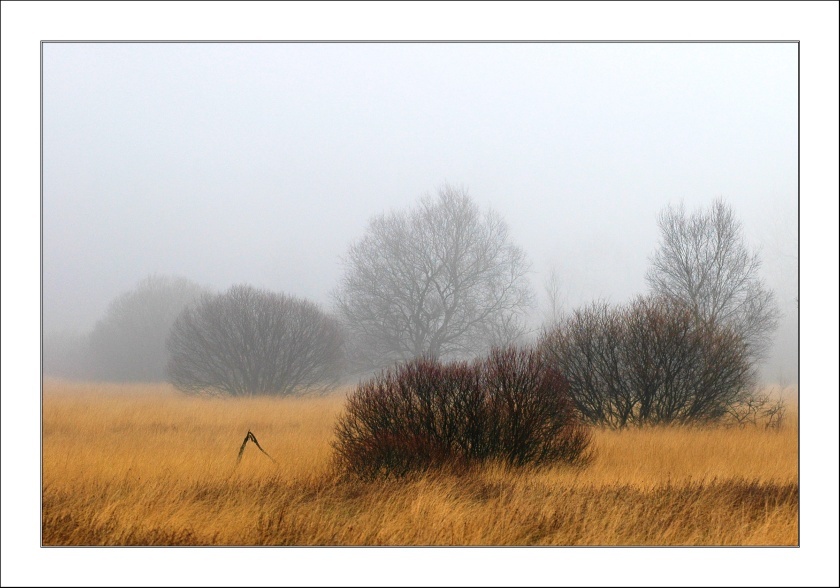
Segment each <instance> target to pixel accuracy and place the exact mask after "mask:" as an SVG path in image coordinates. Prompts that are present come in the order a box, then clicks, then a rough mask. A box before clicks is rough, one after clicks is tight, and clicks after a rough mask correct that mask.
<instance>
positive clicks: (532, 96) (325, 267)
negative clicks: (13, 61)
mask: <svg viewBox="0 0 840 588" xmlns="http://www.w3.org/2000/svg"><path fill="white" fill-rule="evenodd" d="M797 114H798V111H797V45H796V44H794V43H787V44H783V43H749V44H747V43H740V44H739V43H726V44H723V43H721V44H717V43H705V44H704V43H685V44H629V43H603V44H582V43H515V44H501V43H496V44H493V43H480V44H453V43H445V44H420V43H404V44H398V43H361V44H348V43H334V44H329V43H248V44H234V43H212V44H211V43H180V44H173V43H167V44H156V43H145V44H143V43H119V44H116V43H89V44H79V43H46V44H44V45H43V233H42V236H43V249H42V252H43V329H44V331H45V332H51V331H55V330H67V329H70V330H78V331H87V330H89V329H90V328H92V327H93V325H94V323H95V322H96V320H97V319H99V318H101V317H102V315H103V313H104V312H105V310H106V308H107V305H108V303H109V302H110V301H111V300H112V299H113V298H114V297H115V296H117V295H119V294H120V293H122V292H124V291H127V290H130V289H131V288H133V287H134V286H135V285H136V284H137V282H138V281H140V280H141V279H142V278H144V277H145V276H147V275H149V274H151V273H158V274H165V275H179V276H184V277H187V278H189V279H191V280H194V281H196V282H198V283H199V284H202V285H206V286H210V287H212V288H214V289H217V290H224V289H226V288H228V287H229V286H231V285H233V284H236V283H249V284H252V285H254V286H257V287H263V288H270V289H272V290H277V291H283V292H287V293H290V294H294V295H298V296H303V297H306V298H310V299H312V300H314V301H316V302H319V303H321V304H322V305H325V306H326V305H328V303H329V292H330V291H331V290H332V289H333V288H334V287H335V286H336V285H337V283H338V280H339V277H340V273H341V266H340V263H339V258H340V256H342V255H344V254H345V253H346V251H347V247H348V246H349V245H350V243H351V242H352V241H354V240H356V239H359V238H360V237H361V236H362V235H363V234H364V231H365V227H366V225H367V222H368V220H369V219H370V218H371V216H373V215H375V214H379V213H382V212H385V211H388V210H392V209H394V210H398V209H399V210H401V209H405V208H407V207H409V206H412V205H414V204H415V203H416V202H417V200H418V198H419V197H420V196H421V195H423V194H425V193H427V192H432V193H433V192H434V191H435V189H436V188H437V187H438V186H439V185H441V184H442V183H444V182H449V183H452V184H456V185H462V186H464V187H466V188H468V190H469V192H470V194H471V195H472V196H473V198H474V199H475V200H476V201H477V202H478V203H479V205H480V206H482V207H490V208H492V209H494V210H495V211H497V212H498V213H499V214H500V215H501V216H502V217H503V218H504V219H505V220H506V221H507V222H508V224H509V226H510V235H511V240H512V241H513V242H515V243H516V244H518V245H520V246H521V247H522V248H523V249H525V251H526V252H527V254H528V256H529V258H530V260H531V263H532V268H533V271H532V274H531V283H532V286H533V287H534V289H535V291H536V292H537V294H538V295H539V296H540V300H541V301H542V302H543V303H544V288H543V283H544V281H545V279H546V277H547V274H548V272H549V270H550V269H551V268H555V269H556V271H557V273H558V276H559V278H560V280H561V289H562V291H563V294H564V297H565V299H564V302H565V303H566V306H567V308H574V307H575V306H578V305H580V304H585V303H587V302H589V301H591V300H593V299H596V298H602V299H607V300H610V301H612V302H616V303H619V302H624V301H626V300H628V299H629V298H631V297H632V296H635V295H636V294H640V293H643V292H645V291H646V290H647V287H646V284H645V281H644V275H645V271H646V270H647V267H648V259H649V257H650V255H651V254H652V253H653V251H654V248H655V247H656V243H657V238H658V229H657V226H656V215H657V213H658V212H659V211H660V210H661V209H662V208H663V207H664V206H666V205H667V204H669V203H678V202H680V201H683V202H684V203H685V204H686V208H687V209H688V210H689V211H692V210H694V209H695V208H697V207H698V206H708V204H709V203H711V201H712V200H713V199H714V198H716V197H723V198H725V199H726V200H727V201H728V202H729V203H730V204H731V205H732V206H733V208H734V210H735V213H736V215H737V216H738V217H739V218H740V219H741V220H742V221H743V223H744V227H745V230H746V234H747V236H748V238H749V242H750V244H751V245H753V246H755V247H761V248H762V251H763V254H762V257H763V259H764V264H765V265H764V268H763V272H764V277H765V279H766V281H767V284H768V285H769V286H770V287H771V288H773V289H774V290H775V291H776V295H777V300H778V302H779V306H780V308H781V310H782V311H783V312H784V313H785V314H786V317H785V318H784V319H783V322H782V324H781V326H780V329H779V341H780V342H779V344H778V345H777V346H776V349H775V351H774V355H773V356H772V357H771V362H772V363H773V367H772V370H773V371H779V372H780V374H781V373H782V372H784V375H785V377H787V378H795V377H796V366H797V358H796V352H797V349H798V348H797V344H796V335H797V330H796V329H797V325H798V323H797V321H796V312H797V307H796V305H795V303H794V298H795V297H796V296H797V271H798V258H797V251H798V249H797V237H798V234H797V218H798V217H797V213H798V208H797V182H798V178H797ZM544 311H545V309H544V308H536V309H535V311H534V317H535V318H534V320H535V321H536V322H538V319H539V316H540V315H541V313H543V312H544Z"/></svg>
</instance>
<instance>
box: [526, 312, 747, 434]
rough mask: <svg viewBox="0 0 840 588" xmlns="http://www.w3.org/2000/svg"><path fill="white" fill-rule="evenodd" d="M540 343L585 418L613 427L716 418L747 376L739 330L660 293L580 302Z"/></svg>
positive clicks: (740, 396) (735, 399)
mask: <svg viewBox="0 0 840 588" xmlns="http://www.w3.org/2000/svg"><path fill="white" fill-rule="evenodd" d="M540 348H541V350H542V352H543V355H544V356H545V357H546V358H547V360H548V361H550V362H551V364H552V365H554V366H555V367H556V368H557V369H559V370H562V372H563V374H565V376H566V377H567V378H568V381H569V391H570V393H571V397H572V399H573V400H574V402H575V405H576V407H577V409H578V410H579V411H580V414H581V415H582V416H583V418H584V420H585V421H586V422H587V423H590V424H596V425H605V426H608V427H611V428H617V429H620V428H624V427H627V426H630V425H648V424H650V425H667V424H689V423H708V422H714V421H718V420H721V419H723V418H724V417H725V416H726V415H727V413H728V412H729V411H731V410H732V409H733V407H735V406H737V405H738V404H739V403H741V402H743V400H744V399H745V397H746V396H747V395H748V394H749V393H750V390H751V388H752V386H753V383H754V374H755V372H754V369H753V365H752V362H751V359H750V353H749V348H748V346H747V343H746V342H745V340H744V338H743V337H741V336H740V335H739V334H738V333H737V332H736V331H735V330H734V329H732V328H730V327H727V326H723V325H720V324H710V323H705V322H703V321H700V320H698V319H697V318H696V317H695V316H694V314H693V313H692V312H691V311H690V309H689V308H687V307H686V306H684V305H682V304H680V303H677V302H674V301H672V300H668V299H666V298H662V297H640V298H637V299H636V300H634V301H633V302H631V303H630V304H628V305H626V306H618V307H611V306H608V305H607V304H604V303H595V304H591V305H589V306H587V307H585V308H583V309H579V310H577V311H575V312H574V313H573V314H572V315H571V316H568V317H566V318H565V319H564V320H562V321H561V322H560V323H559V324H558V325H556V326H555V327H554V328H553V329H551V330H550V331H548V332H546V333H544V334H543V336H542V338H541V340H540Z"/></svg>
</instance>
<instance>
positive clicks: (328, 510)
mask: <svg viewBox="0 0 840 588" xmlns="http://www.w3.org/2000/svg"><path fill="white" fill-rule="evenodd" d="M347 391H348V390H346V389H345V390H340V391H338V392H336V393H333V394H330V395H326V396H308V397H302V398H288V399H272V398H256V399H219V398H200V397H188V396H184V395H182V394H180V393H178V392H177V391H175V390H174V389H173V388H171V387H169V386H168V385H119V384H99V383H78V382H72V383H71V382H64V381H59V380H50V379H47V380H45V381H44V387H43V446H42V480H43V486H42V490H43V496H42V543H43V545H45V546H55V545H411V546H418V545H419V546H426V545H558V546H560V545H599V546H604V545H762V546H767V545H797V544H798V542H799V485H798V429H797V415H796V402H795V399H789V400H788V411H787V416H786V418H785V421H784V423H783V425H782V427H781V428H780V429H778V430H776V429H765V428H764V427H762V426H748V427H744V428H724V427H720V428H646V429H633V430H625V431H610V430H600V429H596V430H595V431H594V434H593V442H592V448H593V450H594V458H593V460H592V461H591V463H590V464H589V465H588V466H586V467H583V468H577V467H569V466H565V467H564V466H556V467H550V468H541V469H537V468H524V469H517V468H509V467H505V466H503V465H501V464H488V465H484V466H480V467H476V468H473V469H471V470H468V471H458V472H455V471H449V472H447V471H433V472H426V473H423V474H416V475H413V476H409V477H407V478H403V479H388V480H380V481H375V482H364V481H360V480H356V479H353V478H349V477H347V476H344V475H342V474H341V472H337V471H336V470H335V468H334V467H333V461H332V459H333V450H332V447H331V441H332V439H333V429H334V426H335V422H336V419H337V417H338V415H339V414H340V413H341V411H342V408H343V404H344V398H345V396H344V395H345V394H346V392H347ZM248 431H251V432H252V433H253V434H254V435H255V437H256V438H257V440H258V441H259V443H260V445H261V446H262V448H263V449H264V450H265V451H266V452H267V453H268V454H269V455H270V456H271V458H273V460H276V461H273V460H272V459H270V458H269V457H267V456H266V455H264V454H263V453H262V452H260V450H259V449H258V448H257V447H256V445H254V444H253V443H248V444H247V445H246V446H245V449H244V452H243V453H242V457H241V460H240V461H239V462H237V456H238V454H239V450H240V446H241V445H242V442H243V439H244V438H245V435H246V433H247V432H248Z"/></svg>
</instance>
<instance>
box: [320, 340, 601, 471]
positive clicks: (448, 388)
mask: <svg viewBox="0 0 840 588" xmlns="http://www.w3.org/2000/svg"><path fill="white" fill-rule="evenodd" d="M589 442H590V434H589V431H588V430H587V429H586V428H584V427H583V426H581V425H580V423H579V421H578V417H577V414H576V411H575V409H574V405H573V403H572V401H571V399H570V397H569V394H568V384H567V382H566V381H565V379H564V378H563V376H562V375H561V374H560V372H559V371H557V370H556V369H554V368H552V367H551V366H550V365H548V364H547V363H546V362H545V361H544V360H543V358H542V357H541V356H540V354H539V353H537V352H536V351H534V350H530V349H529V350H524V349H516V348H513V347H509V348H506V349H494V350H493V351H491V353H490V355H489V356H488V357H486V358H484V359H480V360H476V361H474V362H473V363H467V362H451V363H442V362H439V361H434V360H432V359H429V358H419V359H415V360H413V361H410V362H407V363H404V364H401V365H399V366H397V367H396V368H393V369H390V370H385V371H382V372H379V373H378V374H377V375H376V376H375V377H373V378H372V379H370V380H368V381H366V382H363V383H361V384H360V385H359V386H358V388H357V389H356V390H355V391H354V392H353V393H351V394H350V396H349V397H348V399H347V403H346V406H345V411H344V413H343V414H342V415H341V417H340V418H339V421H338V423H337V425H336V439H335V442H334V445H333V446H334V449H335V452H336V458H337V461H338V463H339V466H340V467H341V468H342V469H343V470H345V471H348V472H351V473H353V474H356V475H358V476H360V477H362V478H374V477H377V476H388V475H396V476H401V475H405V474H407V473H409V472H411V471H417V470H425V469H427V468H430V467H439V466H455V467H459V466H465V465H469V464H472V463H476V462H482V461H486V460H500V461H504V462H506V463H508V464H511V465H518V466H519V465H526V464H536V465H541V464H548V463H554V462H566V463H570V464H582V463H585V462H586V461H587V459H588V457H589V454H588V452H587V448H588V446H589Z"/></svg>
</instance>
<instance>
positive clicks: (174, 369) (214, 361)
mask: <svg viewBox="0 0 840 588" xmlns="http://www.w3.org/2000/svg"><path fill="white" fill-rule="evenodd" d="M343 338H344V337H343V333H342V330H341V325H340V324H339V323H338V321H337V320H335V319H334V318H332V317H330V316H329V315H327V314H325V313H324V312H323V311H322V310H321V309H320V308H318V306H317V305H315V304H314V303H312V302H309V301H306V300H301V299H298V298H295V297H292V296H287V295H285V294H276V293H273V292H268V291H265V290H257V289H255V288H252V287H250V286H244V285H243V286H234V287H232V288H230V289H229V290H228V291H227V292H225V293H224V294H217V295H212V296H211V295H205V296H204V297H203V298H202V299H201V302H200V303H199V304H198V305H196V306H195V307H190V308H187V309H185V310H184V311H183V312H182V313H181V315H180V316H179V317H178V318H177V320H176V321H175V324H174V325H173V327H172V333H171V334H170V336H169V339H168V342H167V346H168V348H169V352H170V358H169V364H168V373H169V380H170V382H172V384H173V385H174V386H175V387H176V388H178V389H180V390H182V391H184V392H205V393H209V394H228V395H230V396H253V395H263V394H270V395H280V396H283V395H289V394H296V393H301V392H306V391H314V390H323V389H327V388H329V387H330V386H332V385H334V384H335V383H336V382H337V380H338V378H339V377H340V376H341V373H342V362H343Z"/></svg>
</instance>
